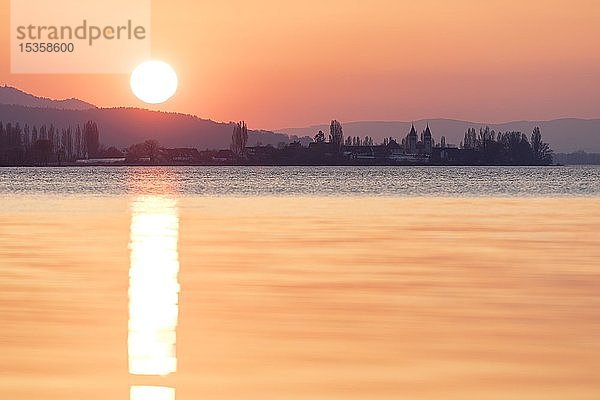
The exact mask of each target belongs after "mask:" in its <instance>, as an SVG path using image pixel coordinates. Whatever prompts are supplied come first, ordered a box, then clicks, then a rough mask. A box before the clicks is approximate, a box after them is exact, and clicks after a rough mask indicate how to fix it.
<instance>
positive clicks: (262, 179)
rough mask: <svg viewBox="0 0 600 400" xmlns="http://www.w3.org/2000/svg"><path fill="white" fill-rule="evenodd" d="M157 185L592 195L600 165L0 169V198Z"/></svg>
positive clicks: (226, 190)
mask: <svg viewBox="0 0 600 400" xmlns="http://www.w3.org/2000/svg"><path fill="white" fill-rule="evenodd" d="M161 176H162V177H163V179H160V177H161ZM148 182H151V185H147V183H148ZM156 184H159V185H168V186H169V187H170V188H171V189H172V190H173V191H175V192H177V193H179V194H183V195H218V196H240V195H242V196H247V195H257V196H265V195H275V196H280V195H316V196H340V195H362V196H365V195H366V196H381V195H384V196H398V195H400V196H432V195H433V196H527V197H530V196H544V197H547V196H598V195H600V166H590V167H586V166H584V167H543V168H539V167H451V168H448V167H363V168H357V167H317V168H315V167H255V168H250V167H173V168H131V167H122V168H119V167H115V168H113V167H90V168H82V167H79V168H5V169H0V194H3V193H4V194H6V193H8V194H13V193H26V194H40V193H42V194H60V195H63V194H86V195H94V196H97V195H123V194H131V193H134V194H135V193H139V192H140V191H142V192H143V191H149V192H153V191H155V187H153V185H156Z"/></svg>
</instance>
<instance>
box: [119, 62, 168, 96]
mask: <svg viewBox="0 0 600 400" xmlns="http://www.w3.org/2000/svg"><path fill="white" fill-rule="evenodd" d="M129 83H130V85H131V91H132V92H133V94H135V96H136V97H137V98H138V99H140V100H142V101H143V102H144V103H149V104H159V103H164V102H165V101H167V100H169V99H170V98H171V97H172V96H173V95H174V94H175V92H176V91H177V84H178V80H177V74H176V73H175V70H174V69H173V68H172V67H171V66H170V65H169V64H167V63H165V62H163V61H156V60H153V61H146V62H143V63H141V64H140V65H138V66H137V67H136V68H135V69H134V70H133V72H132V73H131V78H130V81H129Z"/></svg>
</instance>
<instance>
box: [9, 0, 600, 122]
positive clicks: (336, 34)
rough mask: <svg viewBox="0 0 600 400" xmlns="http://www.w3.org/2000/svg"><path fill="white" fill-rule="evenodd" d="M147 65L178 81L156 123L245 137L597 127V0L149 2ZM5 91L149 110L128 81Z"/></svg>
mask: <svg viewBox="0 0 600 400" xmlns="http://www.w3.org/2000/svg"><path fill="white" fill-rule="evenodd" d="M152 12H153V21H152V24H153V25H152V51H153V57H154V58H159V59H163V60H164V61H167V62H169V63H170V64H171V65H172V66H173V67H174V68H175V70H176V71H177V72H178V74H179V79H180V88H179V91H178V93H177V95H176V96H175V97H174V98H173V99H171V100H170V101H169V102H167V103H166V104H163V105H161V106H159V107H155V108H157V109H161V110H167V111H178V112H185V113H192V114H196V115H198V116H200V117H203V118H211V119H214V120H219V121H229V120H239V119H245V120H246V121H247V122H248V124H249V126H250V127H252V128H267V129H273V128H282V127H289V126H303V125H308V124H313V123H324V122H328V121H329V120H331V119H332V118H337V119H339V120H341V121H356V120H371V119H377V120H416V119H420V118H435V117H447V118H458V119H469V120H477V121H486V122H501V121H507V120H518V119H552V118H557V117H564V116H571V117H588V118H593V117H600V113H599V112H598V110H599V109H600V45H599V44H598V43H599V40H600V39H599V38H600V2H599V1H598V0H570V1H557V0H519V1H513V0H502V1H499V0H486V1H475V0H452V1H451V0H420V1H390V0H370V1H351V0H303V1H285V0H279V1H278V0H257V1H251V0H221V1H218V2H215V1H198V0H195V1H191V0H188V1H185V0H154V1H153V10H152ZM0 22H1V24H0V29H1V30H2V31H1V35H0V48H1V49H2V53H1V55H0V83H6V84H9V85H14V86H17V87H19V88H21V89H23V90H26V91H29V92H32V93H35V94H38V95H42V96H46V97H54V98H64V97H78V98H81V99H83V100H86V101H90V102H92V103H94V104H97V105H99V106H118V105H127V106H144V105H143V104H142V103H141V102H139V101H137V100H136V99H135V97H134V96H133V95H132V94H131V92H130V89H129V83H128V81H129V77H128V76H127V75H16V74H11V73H10V60H9V40H8V38H9V0H0Z"/></svg>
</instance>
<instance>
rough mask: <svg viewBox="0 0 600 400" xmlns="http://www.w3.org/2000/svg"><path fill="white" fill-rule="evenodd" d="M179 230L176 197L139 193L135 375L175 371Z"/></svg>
mask: <svg viewBox="0 0 600 400" xmlns="http://www.w3.org/2000/svg"><path fill="white" fill-rule="evenodd" d="M178 235H179V217H178V215H177V203H176V201H175V200H173V199H169V198H165V197H158V196H142V197H139V198H138V199H136V200H135V201H134V202H133V205H132V217H131V242H130V249H131V264H130V270H129V338H128V346H129V372H130V373H131V374H133V375H161V376H165V375H168V374H171V373H173V372H175V371H176V370H177V357H176V352H175V343H176V332H175V329H176V327H177V318H178V312H179V308H178V298H179V283H178V281H177V274H178V273H179V256H178V252H177V242H178ZM132 393H133V392H132ZM161 393H162V392H161ZM162 398H164V397H161V399H162ZM132 400H135V399H134V397H132Z"/></svg>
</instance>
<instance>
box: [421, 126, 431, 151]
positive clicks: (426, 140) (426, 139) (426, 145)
mask: <svg viewBox="0 0 600 400" xmlns="http://www.w3.org/2000/svg"><path fill="white" fill-rule="evenodd" d="M432 148H433V139H432V138H431V130H430V129H429V123H427V128H425V130H424V131H423V151H424V152H425V154H431V149H432Z"/></svg>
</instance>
